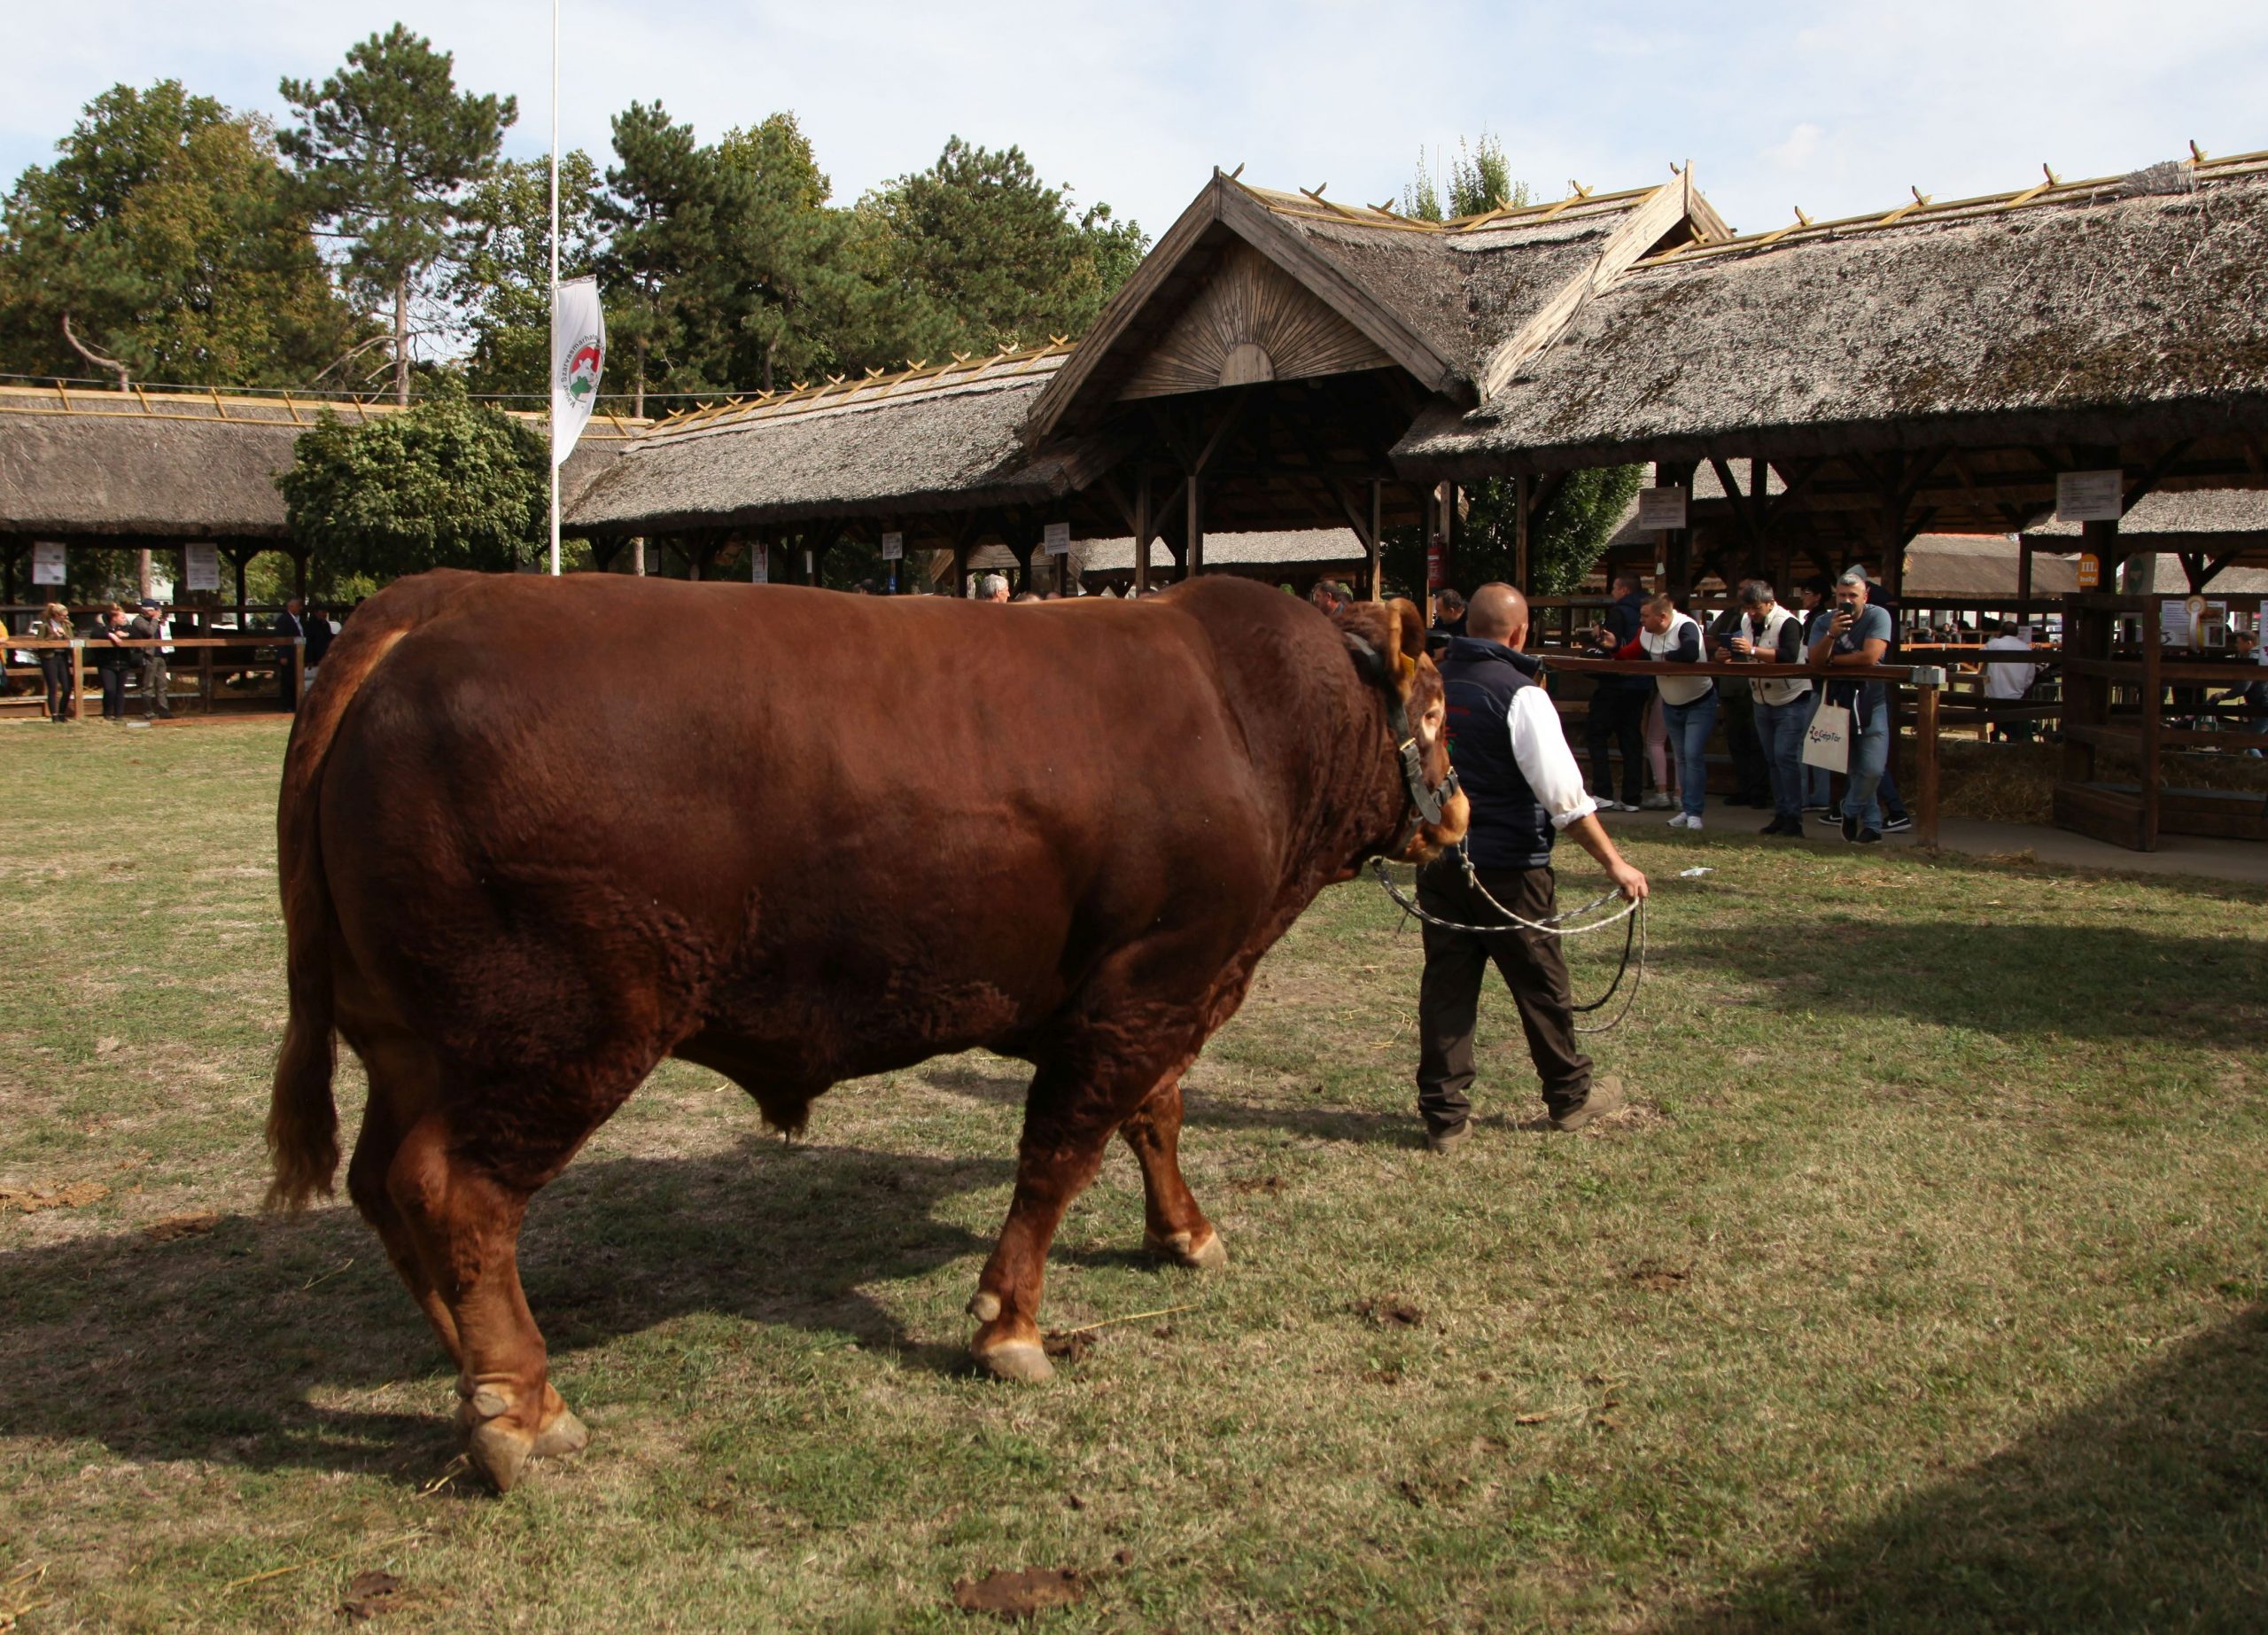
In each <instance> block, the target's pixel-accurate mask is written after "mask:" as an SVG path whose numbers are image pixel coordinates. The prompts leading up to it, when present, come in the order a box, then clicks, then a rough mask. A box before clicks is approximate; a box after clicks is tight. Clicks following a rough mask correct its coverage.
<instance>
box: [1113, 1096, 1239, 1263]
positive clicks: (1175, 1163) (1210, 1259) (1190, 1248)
mask: <svg viewBox="0 0 2268 1635" xmlns="http://www.w3.org/2000/svg"><path fill="white" fill-rule="evenodd" d="M1118 1133H1120V1134H1121V1135H1122V1136H1124V1137H1125V1138H1126V1144H1127V1145H1128V1146H1129V1147H1130V1148H1133V1149H1134V1156H1135V1157H1136V1158H1137V1159H1138V1160H1139V1161H1140V1163H1141V1165H1142V1243H1143V1247H1145V1248H1146V1249H1147V1250H1149V1251H1150V1252H1151V1253H1152V1254H1153V1255H1160V1256H1162V1257H1165V1258H1166V1259H1168V1260H1172V1261H1177V1262H1178V1263H1179V1264H1181V1265H1184V1266H1196V1267H1200V1268H1202V1269H1203V1270H1205V1271H1208V1272H1210V1271H1216V1270H1218V1269H1219V1268H1220V1267H1222V1266H1224V1265H1228V1264H1229V1248H1228V1245H1227V1244H1225V1243H1223V1242H1222V1241H1221V1234H1219V1233H1218V1232H1216V1230H1214V1227H1213V1223H1212V1222H1211V1221H1209V1220H1208V1219H1206V1218H1205V1211H1203V1210H1202V1209H1200V1208H1199V1207H1198V1203H1197V1199H1196V1198H1195V1196H1193V1195H1192V1194H1191V1192H1190V1190H1189V1187H1188V1184H1187V1183H1186V1182H1185V1181H1184V1180H1182V1179H1181V1159H1180V1156H1179V1149H1180V1144H1181V1075H1180V1074H1179V1073H1178V1072H1176V1073H1174V1074H1172V1075H1170V1076H1169V1077H1168V1078H1167V1079H1166V1080H1165V1082H1164V1083H1162V1084H1161V1085H1160V1086H1158V1087H1157V1088H1156V1089H1155V1090H1153V1091H1152V1092H1151V1093H1150V1099H1149V1100H1148V1101H1146V1102H1143V1103H1142V1105H1141V1106H1140V1107H1139V1108H1138V1109H1136V1110H1135V1112H1134V1114H1133V1116H1132V1117H1129V1118H1128V1119H1127V1121H1126V1122H1125V1123H1124V1124H1123V1125H1120V1126H1119V1131H1118Z"/></svg>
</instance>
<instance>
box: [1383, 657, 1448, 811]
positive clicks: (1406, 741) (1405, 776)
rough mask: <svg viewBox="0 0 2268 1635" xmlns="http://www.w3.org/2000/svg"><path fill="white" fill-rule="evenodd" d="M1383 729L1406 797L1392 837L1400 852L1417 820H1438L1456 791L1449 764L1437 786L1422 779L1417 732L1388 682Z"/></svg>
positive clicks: (1422, 762) (1422, 755)
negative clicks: (1391, 739)
mask: <svg viewBox="0 0 2268 1635" xmlns="http://www.w3.org/2000/svg"><path fill="white" fill-rule="evenodd" d="M1386 730H1387V731H1388V732H1390V733H1392V734H1393V736H1394V748H1395V751H1396V752H1397V753H1398V754H1399V755H1400V756H1401V758H1402V788H1403V790H1406V791H1407V792H1408V794H1409V797H1410V805H1409V806H1408V808H1407V809H1406V813H1405V815H1404V816H1403V818H1402V832H1401V833H1400V834H1398V835H1396V836H1395V837H1394V847H1393V849H1394V851H1395V852H1396V853H1400V852H1401V851H1402V850H1403V849H1404V848H1405V847H1407V846H1408V845H1410V837H1411V836H1412V835H1414V834H1416V833H1417V826H1418V824H1419V823H1421V822H1424V823H1439V822H1440V821H1441V814H1442V812H1443V811H1444V810H1445V809H1447V807H1448V806H1449V798H1450V797H1452V796H1454V795H1456V793H1458V792H1459V790H1460V787H1461V786H1460V785H1459V784H1458V782H1457V779H1456V767H1450V768H1449V775H1448V776H1447V777H1445V778H1443V779H1442V780H1441V782H1440V784H1439V785H1438V786H1436V785H1433V784H1429V783H1427V782H1425V751H1423V750H1422V749H1420V748H1418V747H1417V734H1416V733H1415V732H1413V731H1411V730H1410V711H1409V708H1408V706H1407V705H1404V704H1403V703H1402V693H1401V691H1400V689H1396V688H1395V687H1394V686H1393V685H1392V684H1391V683H1389V684H1388V685H1387V688H1386Z"/></svg>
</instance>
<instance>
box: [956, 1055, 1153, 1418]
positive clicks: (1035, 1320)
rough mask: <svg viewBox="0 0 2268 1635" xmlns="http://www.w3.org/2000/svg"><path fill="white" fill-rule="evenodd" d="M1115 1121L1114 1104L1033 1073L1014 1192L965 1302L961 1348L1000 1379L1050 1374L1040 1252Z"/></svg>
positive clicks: (1087, 1177)
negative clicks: (968, 1327) (965, 1341)
mask: <svg viewBox="0 0 2268 1635" xmlns="http://www.w3.org/2000/svg"><path fill="white" fill-rule="evenodd" d="M1117 1123H1118V1114H1117V1111H1116V1109H1112V1108H1109V1107H1107V1106H1106V1105H1105V1104H1104V1103H1103V1102H1102V1098H1101V1097H1099V1096H1098V1095H1097V1094H1095V1093H1094V1091H1093V1090H1092V1089H1091V1088H1090V1087H1089V1086H1084V1085H1079V1084H1075V1083H1071V1082H1068V1079H1067V1078H1066V1077H1064V1076H1062V1075H1060V1073H1059V1072H1058V1071H1056V1070H1053V1069H1050V1068H1045V1067H1043V1068H1041V1069H1040V1071H1039V1072H1038V1074H1037V1076H1036V1077H1035V1078H1033V1080H1032V1086H1031V1093H1030V1095H1029V1099H1028V1100H1027V1101H1026V1102H1025V1105H1024V1133H1023V1140H1022V1141H1021V1143H1020V1144H1019V1146H1018V1148H1017V1152H1016V1190H1015V1195H1014V1196H1013V1197H1012V1198H1010V1199H1009V1201H1008V1218H1007V1220H1006V1224H1004V1225H1003V1226H1001V1228H1000V1241H999V1242H998V1243H997V1244H995V1245H994V1246H993V1250H992V1258H991V1259H990V1260H989V1261H987V1262H986V1263H985V1265H984V1270H983V1273H981V1274H980V1275H979V1276H978V1278H977V1280H976V1294H975V1297H974V1298H973V1299H971V1300H970V1301H969V1303H968V1312H969V1315H970V1316H972V1317H974V1318H975V1319H976V1320H977V1325H978V1327H977V1330H976V1337H975V1339H973V1340H972V1341H970V1342H969V1350H970V1351H972V1352H973V1353H974V1354H975V1358H976V1360H977V1361H978V1362H979V1363H981V1364H983V1366H984V1367H985V1369H986V1370H987V1371H988V1372H990V1373H991V1374H996V1375H998V1377H999V1378H1001V1379H1004V1380H1029V1381H1038V1380H1045V1379H1046V1378H1048V1377H1049V1376H1050V1375H1051V1374H1053V1373H1054V1372H1055V1370H1054V1369H1053V1367H1052V1366H1050V1365H1049V1363H1048V1360H1047V1354H1046V1352H1045V1351H1044V1350H1043V1349H1042V1348H1041V1345H1040V1335H1039V1294H1040V1287H1041V1285H1042V1283H1043V1282H1044V1281H1045V1279H1046V1275H1047V1250H1048V1246H1049V1245H1050V1244H1051V1243H1052V1242H1054V1241H1055V1228H1056V1227H1057V1226H1059V1225H1060V1223H1061V1222H1062V1219H1063V1211H1065V1210H1067V1209H1068V1208H1069V1207H1070V1206H1071V1200H1072V1199H1074V1198H1076V1197H1077V1196H1078V1195H1079V1194H1080V1193H1082V1192H1084V1191H1085V1190H1086V1187H1087V1183H1088V1182H1089V1181H1091V1180H1094V1178H1095V1172H1096V1170H1098V1169H1099V1168H1100V1167H1101V1164H1102V1154H1103V1148H1105V1147H1107V1145H1109V1142H1110V1133H1111V1130H1112V1129H1113V1128H1114V1127H1115V1125H1117Z"/></svg>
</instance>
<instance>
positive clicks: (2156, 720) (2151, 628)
mask: <svg viewBox="0 0 2268 1635" xmlns="http://www.w3.org/2000/svg"><path fill="white" fill-rule="evenodd" d="M2151 561H2152V564H2153V566H2155V558H2151ZM2164 635H2165V621H2164V619H2163V618H2162V617H2161V615H2160V610H2159V608H2158V606H2157V603H2155V600H2154V599H2152V598H2151V597H2150V596H2148V594H2147V593H2146V594H2145V596H2144V598H2143V602H2142V697H2141V705H2142V720H2141V726H2142V832H2141V849H2142V850H2143V851H2145V852H2155V851H2156V850H2157V849H2158V784H2159V771H2160V767H2159V759H2158V757H2159V749H2160V742H2161V738H2160V735H2161V733H2162V731H2163V721H2162V720H2161V719H2160V712H2161V711H2163V709H2164V707H2165V682H2164V680H2163V668H2162V666H2163V663H2164V646H2165V643H2164Z"/></svg>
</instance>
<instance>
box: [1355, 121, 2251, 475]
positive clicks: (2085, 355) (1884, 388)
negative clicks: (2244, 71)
mask: <svg viewBox="0 0 2268 1635" xmlns="http://www.w3.org/2000/svg"><path fill="white" fill-rule="evenodd" d="M2264 264H2268V164H2264V163H2263V162H2262V161H2261V160H2260V158H2259V156H2252V157H2250V158H2248V159H2247V160H2237V161H2225V162H2222V163H2219V164H2217V165H2204V164H2167V165H2160V166H2155V167H2151V168H2149V169H2148V170H2144V171H2140V172H2138V173H2136V174H2135V175H2132V176H2129V177H2125V178H2123V179H2120V180H2117V181H2113V182H2106V183H2084V184H2078V185H2073V186H2062V185H2047V184H2043V185H2042V186H2040V187H2039V188H2035V189H2031V190H2028V191H2026V192H2025V193H2023V194H2020V195H2016V196H2012V197H2011V196H2000V197H1996V198H1994V199H1984V200H1974V201H1965V202H1963V203H1959V204H1954V205H1949V206H1935V205H1925V204H1922V203H1918V202H1917V203H1916V204H1915V205H1911V206H1901V207H1900V208H1899V209H1897V210H1893V211H1890V212H1886V213H1884V214H1883V215H1881V216H1878V217H1873V218H1860V219H1855V220H1852V221H1847V222H1833V223H1819V224H1813V225H1798V226H1796V227H1792V228H1789V229H1783V230H1780V231H1778V232H1774V233H1767V234H1761V235H1757V236H1753V237H1745V238H1736V239H1732V240H1730V241H1728V242H1724V243H1718V244H1707V245H1689V246H1684V247H1678V248H1673V249H1672V250H1670V251H1668V252H1666V253H1661V254H1658V255H1655V256H1651V257H1650V258H1648V259H1647V260H1645V261H1642V262H1639V263H1638V264H1636V265H1635V266H1633V267H1632V268H1631V269H1629V270H1628V271H1627V273H1625V274H1624V275H1623V276H1621V277H1619V279H1617V280H1615V281H1614V283H1613V284H1612V287H1611V288H1608V289H1605V290H1603V291H1601V292H1598V293H1597V294H1596V297H1595V298H1594V299H1593V300H1590V301H1588V303H1587V304H1585V306H1584V307H1583V308H1582V309H1581V311H1580V312H1578V313H1575V314H1574V315H1572V317H1571V318H1570V320H1569V322H1568V323H1566V324H1565V326H1564V327H1563V328H1562V329H1561V330H1560V331H1558V332H1557V334H1556V335H1555V336H1554V337H1553V338H1552V339H1551V341H1550V345H1549V346H1546V347H1542V348H1540V349H1539V350H1538V351H1537V352H1536V353H1535V354H1534V355H1533V356H1532V357H1531V358H1530V359H1528V360H1527V361H1526V363H1525V364H1524V365H1523V366H1522V367H1521V368H1520V369H1519V370H1518V371H1517V372H1516V374H1515V375H1514V377H1513V378H1511V379H1509V380H1508V381H1507V382H1506V383H1505V385H1504V386H1503V389H1502V390H1501V391H1499V392H1497V393H1495V394H1494V395H1493V396H1491V397H1490V398H1489V399H1488V400H1487V401H1484V402H1482V403H1480V404H1479V405H1477V406H1475V407H1473V408H1472V409H1458V408H1456V407H1454V406H1451V405H1447V404H1442V405H1436V406H1434V407H1433V408H1431V409H1428V410H1427V411H1426V412H1425V414H1424V415H1423V416H1421V417H1419V419H1418V421H1417V424H1416V425H1415V426H1414V427H1413V428H1412V429H1411V431H1410V434H1409V435H1408V436H1407V437H1405V438H1403V439H1402V441H1401V442H1400V443H1399V444H1398V445H1397V446H1396V448H1395V450H1394V457H1395V460H1396V463H1398V464H1400V465H1401V466H1402V467H1403V468H1404V469H1405V470H1407V471H1413V472H1418V473H1423V474H1425V475H1430V476H1440V477H1465V476H1479V475H1484V474H1495V473H1499V472H1503V471H1518V470H1529V471H1550V470H1553V469H1557V468H1560V467H1565V466H1569V465H1588V464H1604V463H1613V462H1619V461H1628V460H1695V459H1701V458H1705V457H1707V456H1708V455H1712V454H1734V453H1738V454H1748V453H1759V454H1770V455H1778V456H1783V457H1785V456H1793V455H1804V454H1822V453H1835V454H1846V453H1848V452H1850V451H1852V450H1855V449H1876V450H1883V451H1890V450H1899V449H1907V450H1912V449H1921V448H1936V447H1940V446H1944V445H1948V444H1949V445H1953V446H1956V447H1958V446H1961V445H1968V446H1972V447H1982V446H1986V445H1995V444H2006V443H2009V442H2012V441H2017V440H2064V441H2078V442H2085V443H2102V442H2116V441H2117V440H2121V439H2122V438H2126V437H2132V436H2135V435H2152V436H2166V435H2182V434H2186V433H2192V432H2213V431H2219V430H2222V429H2225V426H2226V425H2227V424H2228V417H2230V415H2231V414H2232V413H2237V414H2241V415H2243V416H2245V417H2247V418H2248V420H2249V423H2250V424H2268V321H2264V313H2263V310H2262V302H2261V300H2260V295H2259V287H2260V286H2259V276H2260V269H2261V267H2262V266H2263V265H2264Z"/></svg>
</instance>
